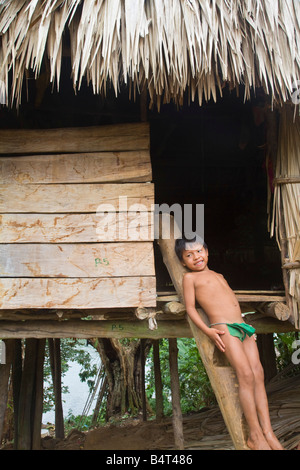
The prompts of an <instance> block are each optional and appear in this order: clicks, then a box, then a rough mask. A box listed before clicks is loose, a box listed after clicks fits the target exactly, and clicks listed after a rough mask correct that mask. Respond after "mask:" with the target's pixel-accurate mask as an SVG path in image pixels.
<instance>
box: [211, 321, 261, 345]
mask: <svg viewBox="0 0 300 470" xmlns="http://www.w3.org/2000/svg"><path fill="white" fill-rule="evenodd" d="M214 325H227V328H228V331H229V333H230V334H231V336H236V337H237V338H239V340H240V341H242V342H243V341H244V339H245V338H246V336H247V335H248V336H249V338H250V336H252V335H253V334H254V333H255V328H253V326H251V325H247V324H246V323H213V324H212V325H210V326H214Z"/></svg>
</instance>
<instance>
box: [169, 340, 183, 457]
mask: <svg viewBox="0 0 300 470" xmlns="http://www.w3.org/2000/svg"><path fill="white" fill-rule="evenodd" d="M169 363H170V375H171V391H172V409H173V418H172V419H173V432H174V440H175V447H176V449H179V450H183V449H184V438H183V425H182V413H181V406H180V384H179V375H178V348H177V339H176V338H169Z"/></svg>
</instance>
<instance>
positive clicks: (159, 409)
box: [152, 339, 164, 421]
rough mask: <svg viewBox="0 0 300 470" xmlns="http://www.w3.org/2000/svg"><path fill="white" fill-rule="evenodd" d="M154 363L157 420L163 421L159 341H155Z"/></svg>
mask: <svg viewBox="0 0 300 470" xmlns="http://www.w3.org/2000/svg"><path fill="white" fill-rule="evenodd" d="M152 344H153V363H154V381H155V403H156V407H155V409H156V420H157V421H161V420H162V419H163V416H164V405H163V393H162V388H163V387H162V380H161V369H160V361H159V340H158V339H155V340H153V343H152Z"/></svg>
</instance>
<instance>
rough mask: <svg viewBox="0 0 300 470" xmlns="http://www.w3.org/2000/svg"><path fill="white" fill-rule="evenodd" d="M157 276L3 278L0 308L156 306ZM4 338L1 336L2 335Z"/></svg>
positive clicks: (0, 280) (0, 287)
mask: <svg viewBox="0 0 300 470" xmlns="http://www.w3.org/2000/svg"><path fill="white" fill-rule="evenodd" d="M155 305H156V278H155V277H154V276H148V277H141V276H139V277H126V278H124V277H114V278H1V279H0V308H3V309H8V310H16V309H23V308H24V309H35V308H37V309H41V308H46V309H51V308H54V309H62V310H63V309H70V308H71V309H87V308H91V309H92V308H114V307H139V306H146V307H153V306H155ZM0 338H1V336H0Z"/></svg>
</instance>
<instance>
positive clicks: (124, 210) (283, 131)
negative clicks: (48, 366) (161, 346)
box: [0, 0, 300, 448]
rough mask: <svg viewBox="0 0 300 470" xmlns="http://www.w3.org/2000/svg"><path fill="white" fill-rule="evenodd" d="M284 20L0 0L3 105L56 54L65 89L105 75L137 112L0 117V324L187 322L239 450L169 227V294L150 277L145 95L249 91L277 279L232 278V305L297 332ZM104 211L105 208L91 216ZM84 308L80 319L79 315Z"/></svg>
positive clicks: (291, 95) (49, 80)
mask: <svg viewBox="0 0 300 470" xmlns="http://www.w3.org/2000/svg"><path fill="white" fill-rule="evenodd" d="M299 18H300V5H299V2H298V1H297V0H293V1H288V0H273V1H272V2H270V1H268V0H247V1H246V0H245V1H242V2H238V1H233V2H230V4H229V3H228V2H226V1H224V0H216V1H214V2H210V1H207V2H202V1H201V2H200V1H199V0H183V1H179V0H162V1H161V2H154V1H147V2H145V1H144V0H134V1H133V0H128V1H127V0H105V1H102V2H90V1H87V0H67V1H62V0H61V1H58V2H51V1H50V0H49V1H44V2H42V1H36V2H30V1H29V0H28V1H26V0H25V1H24V0H13V1H12V0H5V1H3V2H1V3H0V36H1V43H0V64H1V66H0V101H1V104H2V105H7V106H9V107H11V108H20V106H21V104H22V103H23V102H24V100H25V101H26V93H27V94H28V96H30V86H31V83H32V82H34V83H36V84H37V89H38V93H37V94H36V96H35V104H36V106H38V104H39V103H40V102H41V100H42V97H43V94H44V93H45V90H46V89H47V87H48V86H49V84H51V86H52V89H53V90H57V92H58V93H59V92H60V90H61V86H62V85H61V82H62V80H63V78H65V77H63V74H64V67H63V63H64V59H66V58H67V60H68V61H70V71H71V80H72V84H73V88H74V89H75V91H76V92H78V93H80V90H81V89H82V88H83V87H84V86H86V84H89V85H90V86H91V87H92V90H93V93H94V94H95V96H96V95H101V96H104V97H105V96H107V94H109V85H111V86H112V87H113V90H114V92H115V94H116V96H118V95H119V94H120V95H121V92H120V90H121V88H122V87H124V86H125V87H127V89H129V90H130V93H131V96H132V97H139V94H140V93H141V95H140V96H141V98H140V103H141V109H142V113H141V117H142V119H141V120H142V121H144V122H142V123H141V122H139V123H132V121H131V122H129V121H130V119H129V120H128V122H126V118H125V119H124V120H123V123H122V124H119V123H118V124H114V125H112V124H111V125H110V126H108V125H101V126H89V127H86V126H82V125H81V126H80V127H76V128H69V127H65V128H57V126H55V125H53V126H50V127H53V128H49V129H45V128H43V129H42V128H40V129H37V127H43V126H35V129H24V128H23V129H12V128H9V127H10V126H9V125H7V123H5V122H2V123H1V128H2V130H1V131H0V154H1V158H0V164H1V178H2V179H1V199H0V210H1V222H2V224H1V232H0V243H1V246H0V259H1V264H0V275H1V291H0V309H1V310H0V318H1V324H0V337H1V338H4V339H13V338H39V339H42V338H46V337H52V338H60V337H70V336H71V337H83V338H88V337H94V336H99V337H101V336H102V337H103V336H108V337H122V336H123V337H129V336H136V337H146V338H159V337H169V338H176V337H184V336H192V335H194V336H195V338H196V341H197V344H198V346H199V350H200V353H201V356H202V359H203V361H204V363H205V365H206V368H207V370H208V373H209V376H210V378H211V381H212V385H213V387H214V390H215V392H216V395H217V397H218V400H219V403H220V407H221V409H222V411H223V415H224V418H225V421H226V424H227V425H228V428H229V430H230V433H231V436H232V439H233V441H234V444H235V446H236V448H245V434H244V430H243V422H242V416H241V412H240V410H239V408H238V406H237V403H236V392H235V390H236V388H235V384H236V382H235V378H234V377H233V375H232V371H231V369H230V368H229V367H228V366H225V364H224V363H223V362H222V360H221V359H220V357H219V356H217V353H216V351H214V349H213V348H212V346H211V345H210V344H209V343H208V341H207V339H206V338H204V337H203V336H201V333H199V332H198V331H197V330H195V328H194V326H193V325H191V324H189V323H188V321H187V320H186V319H185V318H184V317H183V316H182V313H184V307H182V305H181V302H182V298H181V287H180V286H181V276H182V269H181V266H180V265H179V264H178V263H176V262H175V263H174V260H173V251H172V250H173V240H171V241H169V242H168V243H166V241H160V247H161V250H162V252H163V256H164V260H165V264H166V265H167V267H168V270H169V274H170V277H171V279H172V282H173V285H174V286H175V288H176V292H173V293H171V294H170V292H159V291H157V290H158V289H157V274H158V273H157V271H155V269H154V247H153V241H154V240H153V230H152V229H153V211H154V209H153V204H154V203H155V202H156V201H155V198H154V186H153V179H154V184H155V178H153V177H152V169H151V159H150V147H151V145H150V144H151V138H152V137H150V136H151V133H150V127H149V123H147V122H145V121H147V118H146V115H147V110H146V106H145V103H146V100H147V97H148V98H149V108H150V109H154V108H156V109H158V110H162V109H163V105H166V104H167V103H170V102H174V103H175V104H176V105H177V106H178V107H179V108H180V106H183V104H184V101H185V100H188V102H189V103H191V104H193V103H195V102H197V106H198V105H199V106H201V105H204V103H206V102H212V101H213V102H216V103H219V102H220V101H222V98H223V96H224V95H225V94H227V92H228V91H233V90H235V92H237V93H242V94H243V97H244V100H245V102H248V101H249V100H250V102H251V100H255V99H257V96H258V95H260V96H262V97H263V99H262V103H263V105H262V106H261V108H263V109H261V110H260V113H259V116H260V117H258V118H257V119H258V120H259V119H262V120H263V121H264V124H265V130H266V139H265V142H264V143H265V154H266V162H267V168H268V170H269V169H272V168H273V170H274V172H273V173H272V171H271V170H270V171H268V177H269V180H268V181H269V190H270V193H269V210H270V213H269V214H270V230H271V232H272V233H273V234H276V237H277V241H278V245H279V248H280V252H281V266H282V273H283V285H284V291H283V292H281V291H280V292H276V291H274V290H273V291H272V292H271V291H270V289H268V290H266V289H264V290H262V289H255V292H253V291H252V292H250V291H249V290H246V289H243V291H241V290H237V296H238V299H239V301H240V302H241V305H242V306H243V309H244V311H248V310H249V307H250V309H254V311H255V312H256V316H255V317H254V318H253V316H252V317H251V320H249V321H251V322H252V323H256V326H257V331H258V333H260V332H263V333H271V332H274V331H294V330H298V329H299V326H300V320H299V302H300V292H299V276H300V274H299V273H300V268H299V262H300V255H299V252H300V251H299V243H300V242H299V203H300V199H299V191H300V189H299V187H300V182H299V174H300V172H299V155H298V149H299V138H300V137H299V136H300V131H299V129H300V124H299V110H298V107H297V105H298V99H299V88H300V86H299V80H300V48H299V21H300V20H299ZM227 96H228V95H227ZM228 99H229V100H230V97H229V98H228ZM193 109H194V108H193ZM199 109H200V108H199ZM262 116H263V117H262ZM191 119H194V117H193V116H192V118H191ZM204 119H205V116H204V114H203V115H202V123H203V120H204ZM124 121H125V122H124ZM13 127H15V126H13ZM25 127H26V126H25ZM44 127H48V126H44ZM241 146H243V142H242V143H241ZM152 162H153V160H152ZM166 164H168V162H166ZM181 168H182V164H181ZM177 171H181V170H177ZM274 188H275V191H274ZM182 201H183V200H182ZM99 207H100V208H99ZM128 209H129V210H128ZM104 217H106V218H107V219H106V220H110V221H112V222H111V223H110V224H108V223H107V224H106V228H105V230H103V223H104V220H105V219H104ZM137 219H138V222H137ZM133 220H134V222H133ZM99 222H102V225H101V224H99ZM132 223H133V225H132ZM130 224H131V225H130ZM129 226H130V227H132V228H134V230H132V231H131V234H130V236H129V234H128V227H129ZM132 233H134V234H135V235H134V236H133V237H132V236H131V235H132ZM101 237H102V238H101ZM170 301H171V303H170ZM172 302H173V303H172ZM174 302H175V303H174ZM133 311H134V312H135V313H136V314H137V316H138V317H139V318H143V319H144V320H146V321H142V320H139V321H137V320H136V317H134V316H132V312H133ZM176 312H179V316H177V317H176V315H175V313H176ZM116 313H117V314H118V322H117V323H116V321H115V320H113V318H116V317H115V316H114V317H113V315H116ZM199 313H200V314H201V315H203V312H201V311H199ZM90 314H92V315H94V319H92V320H90V321H82V320H81V318H85V317H86V316H87V315H90ZM96 315H97V317H96ZM155 316H156V319H157V322H158V326H157V325H155V321H154V322H153V318H154V317H155ZM262 317H263V318H262ZM274 317H275V318H274ZM99 318H101V319H102V320H103V321H101V322H100V321H99ZM120 318H121V320H120ZM174 318H177V321H176V322H175V321H173V320H174ZM178 318H179V320H178ZM247 318H248V317H247ZM62 319H64V320H65V319H66V320H67V321H59V320H62ZM19 320H23V321H22V322H20V321H19ZM148 320H149V321H150V324H151V325H152V327H151V329H150V328H149V327H148ZM247 321H248V320H247ZM151 322H152V323H151ZM153 325H154V326H153ZM155 326H157V328H155Z"/></svg>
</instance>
